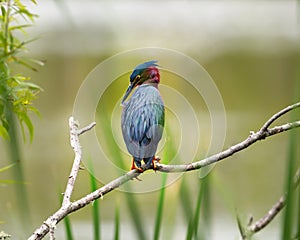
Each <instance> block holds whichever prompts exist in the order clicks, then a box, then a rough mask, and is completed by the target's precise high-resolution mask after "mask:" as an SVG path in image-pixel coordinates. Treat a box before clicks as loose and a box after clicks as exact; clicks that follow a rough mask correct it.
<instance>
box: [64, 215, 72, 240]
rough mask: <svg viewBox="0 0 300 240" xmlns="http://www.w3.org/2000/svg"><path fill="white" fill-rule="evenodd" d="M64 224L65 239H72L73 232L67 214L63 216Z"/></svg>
mask: <svg viewBox="0 0 300 240" xmlns="http://www.w3.org/2000/svg"><path fill="white" fill-rule="evenodd" d="M64 226H65V232H66V239H68V240H73V239H74V238H73V232H72V227H71V222H70V218H69V216H67V217H65V218H64Z"/></svg>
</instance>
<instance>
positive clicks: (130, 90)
mask: <svg viewBox="0 0 300 240" xmlns="http://www.w3.org/2000/svg"><path fill="white" fill-rule="evenodd" d="M133 88H134V85H133V84H130V85H129V86H128V88H127V90H126V93H125V95H124V97H123V99H122V104H123V103H124V101H125V100H126V99H127V98H128V96H129V94H130V93H131V92H132V89H133Z"/></svg>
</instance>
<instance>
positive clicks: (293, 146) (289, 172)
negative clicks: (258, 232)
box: [281, 70, 299, 240]
mask: <svg viewBox="0 0 300 240" xmlns="http://www.w3.org/2000/svg"><path fill="white" fill-rule="evenodd" d="M297 71H298V70H297ZM295 74H296V77H297V76H298V72H295ZM294 86H295V94H294V98H295V99H298V97H299V93H298V91H299V90H298V89H299V88H298V87H299V81H297V80H296V81H295V83H294ZM295 117H296V112H291V113H290V118H291V119H292V120H293V119H294V118H295ZM296 136H297V131H290V132H289V145H288V159H287V164H286V165H287V166H286V180H285V181H286V182H285V191H286V192H287V195H286V207H285V211H284V214H283V222H282V235H281V239H283V240H285V239H291V238H292V235H293V233H292V231H293V228H294V224H293V223H294V222H295V221H294V218H293V217H294V213H295V211H294V207H295V204H296V203H295V202H294V196H295V192H294V189H293V185H294V184H293V179H294V178H293V176H294V174H295V172H296V169H297V159H296V150H297V145H298V144H297V138H296Z"/></svg>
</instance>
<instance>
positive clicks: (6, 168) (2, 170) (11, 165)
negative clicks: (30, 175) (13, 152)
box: [0, 163, 16, 172]
mask: <svg viewBox="0 0 300 240" xmlns="http://www.w3.org/2000/svg"><path fill="white" fill-rule="evenodd" d="M15 165H16V164H15V163H12V164H9V165H7V166H5V167H2V168H0V172H4V171H6V170H8V169H10V168H12V167H13V166H15Z"/></svg>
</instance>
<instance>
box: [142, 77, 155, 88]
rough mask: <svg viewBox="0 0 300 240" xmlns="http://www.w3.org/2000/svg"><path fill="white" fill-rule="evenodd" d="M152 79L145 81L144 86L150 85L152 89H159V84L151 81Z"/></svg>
mask: <svg viewBox="0 0 300 240" xmlns="http://www.w3.org/2000/svg"><path fill="white" fill-rule="evenodd" d="M151 80H152V79H149V80H147V81H145V82H144V83H143V84H147V85H150V86H152V87H155V88H157V89H158V83H157V82H154V81H151Z"/></svg>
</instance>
